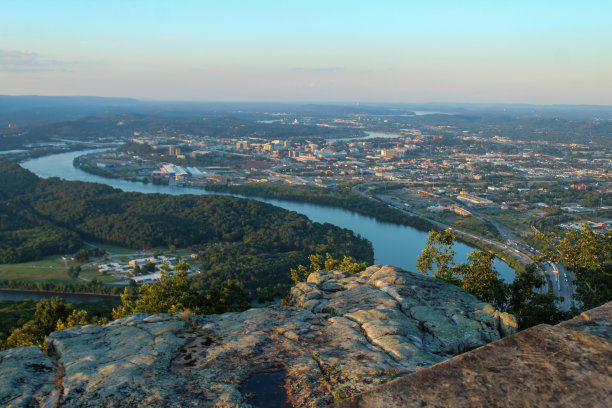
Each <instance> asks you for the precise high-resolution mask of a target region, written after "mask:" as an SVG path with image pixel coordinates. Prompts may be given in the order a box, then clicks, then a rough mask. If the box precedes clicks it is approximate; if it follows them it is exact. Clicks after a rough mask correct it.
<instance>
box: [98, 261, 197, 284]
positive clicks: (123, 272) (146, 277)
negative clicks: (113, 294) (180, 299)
mask: <svg viewBox="0 0 612 408" xmlns="http://www.w3.org/2000/svg"><path fill="white" fill-rule="evenodd" d="M176 263H177V258H176V257H167V256H164V255H160V256H157V257H146V258H137V259H132V260H130V261H129V262H128V263H121V262H108V263H103V264H98V272H100V273H103V274H105V275H107V274H110V275H112V276H113V277H115V278H117V279H124V280H133V281H134V282H135V283H136V284H137V285H142V284H145V283H152V282H156V281H159V280H160V279H161V271H162V269H164V270H166V271H167V272H169V273H170V274H172V273H174V266H175V265H176ZM164 264H165V265H166V266H167V268H164V267H163V265H164ZM143 271H145V272H143ZM190 273H199V271H198V270H197V269H195V268H191V270H190Z"/></svg>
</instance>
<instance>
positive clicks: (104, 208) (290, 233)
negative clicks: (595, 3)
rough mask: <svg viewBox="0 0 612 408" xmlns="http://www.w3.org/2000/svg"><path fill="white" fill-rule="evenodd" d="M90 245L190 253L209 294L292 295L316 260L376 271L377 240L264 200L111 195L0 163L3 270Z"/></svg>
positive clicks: (98, 187)
mask: <svg viewBox="0 0 612 408" xmlns="http://www.w3.org/2000/svg"><path fill="white" fill-rule="evenodd" d="M85 241H91V242H104V243H111V244H114V245H119V246H125V247H130V248H142V249H145V248H153V247H159V246H164V247H168V246H171V245H172V246H175V247H189V248H190V249H192V250H193V252H194V253H198V254H199V257H198V260H197V261H196V262H197V263H199V264H200V265H201V266H202V268H201V269H202V274H201V275H199V276H198V277H197V279H196V284H197V286H200V287H202V288H205V287H208V286H214V285H218V284H220V283H222V282H224V281H226V280H228V279H233V280H237V281H239V282H240V283H241V284H242V285H243V286H244V287H245V288H247V289H250V290H254V289H256V288H262V287H265V286H269V285H272V286H274V287H278V288H279V289H280V288H287V287H289V286H290V283H291V279H290V277H289V273H288V271H289V270H290V269H291V268H293V267H296V266H297V265H299V264H301V263H305V262H306V261H307V257H308V255H309V254H313V253H326V252H329V253H331V254H333V255H334V256H335V257H338V258H341V257H342V256H344V255H348V256H353V257H355V258H356V259H357V260H359V261H366V262H370V263H371V262H372V261H373V250H372V246H371V244H370V242H369V241H367V240H366V239H363V238H361V237H357V236H355V235H354V233H353V232H352V231H350V230H347V229H342V228H339V227H336V226H333V225H331V224H319V223H313V222H311V221H310V220H309V219H308V218H307V217H305V216H303V215H301V214H298V213H296V212H291V211H287V210H284V209H281V208H278V207H275V206H272V205H270V204H266V203H262V202H258V201H255V200H246V199H240V198H235V197H227V196H215V195H198V196H195V195H181V196H168V195H162V194H141V193H126V192H122V191H120V190H118V189H114V188H112V187H109V186H105V185H101V184H94V183H85V182H78V181H65V180H60V179H58V178H50V179H41V178H39V177H37V176H36V175H34V174H33V173H31V172H29V171H28V170H25V169H23V168H21V167H20V166H19V165H18V164H16V163H15V162H13V161H11V160H9V159H0V263H17V262H25V261H30V260H36V259H40V258H41V257H43V256H47V255H53V254H61V253H71V252H74V251H76V250H77V249H79V248H81V247H83V245H84V242H85Z"/></svg>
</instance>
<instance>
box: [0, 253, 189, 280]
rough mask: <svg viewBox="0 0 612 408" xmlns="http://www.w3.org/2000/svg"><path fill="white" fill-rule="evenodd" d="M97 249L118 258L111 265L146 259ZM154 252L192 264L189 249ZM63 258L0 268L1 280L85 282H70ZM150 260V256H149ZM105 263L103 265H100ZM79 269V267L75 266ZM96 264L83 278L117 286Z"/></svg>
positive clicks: (89, 265) (88, 266)
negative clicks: (136, 258) (178, 257)
mask: <svg viewBox="0 0 612 408" xmlns="http://www.w3.org/2000/svg"><path fill="white" fill-rule="evenodd" d="M94 245H95V246H97V247H99V248H102V249H104V250H105V251H107V252H109V253H111V254H113V255H115V256H113V257H112V262H123V263H127V262H129V261H130V260H131V259H133V258H134V257H143V256H144V254H143V253H142V251H140V250H136V249H131V248H122V247H117V246H113V245H107V244H98V243H95V244H94ZM155 251H157V252H159V253H163V254H165V255H167V256H181V257H183V259H185V260H188V261H189V259H188V258H189V255H190V254H191V251H189V250H187V249H177V250H175V251H174V252H173V253H170V251H169V249H168V248H155ZM61 256H63V255H54V256H48V257H45V258H44V259H42V260H40V261H34V262H24V263H20V264H4V265H0V280H19V281H26V282H51V283H65V284H72V283H78V282H83V280H79V279H71V278H70V277H69V276H68V273H67V267H69V266H70V265H71V263H68V264H66V263H64V261H61V260H60V259H59V258H60V257H61ZM149 256H150V255H149ZM100 262H102V261H100ZM73 265H75V266H76V264H73ZM96 265H97V261H94V260H93V259H92V260H90V262H89V263H87V264H85V265H83V266H82V267H81V268H82V271H81V274H80V276H81V277H82V278H84V279H86V280H89V281H91V280H92V279H93V278H96V279H97V280H98V281H99V282H104V283H106V282H116V281H117V279H116V278H114V277H113V276H111V275H103V274H101V273H99V272H98V268H97V266H96Z"/></svg>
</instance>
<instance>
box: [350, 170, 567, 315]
mask: <svg viewBox="0 0 612 408" xmlns="http://www.w3.org/2000/svg"><path fill="white" fill-rule="evenodd" d="M378 184H384V182H374V183H364V184H357V185H355V186H353V188H352V189H351V190H352V191H353V192H354V193H356V194H360V195H362V196H364V197H367V198H370V199H377V200H380V201H383V202H385V203H386V204H388V205H389V206H391V207H393V208H395V209H398V210H400V211H402V212H404V213H406V214H409V215H414V216H418V217H421V218H423V219H425V220H427V221H429V222H431V223H432V224H434V225H436V226H438V227H440V228H443V229H447V228H450V229H451V230H452V231H453V232H455V233H457V234H461V235H463V236H466V237H470V238H472V239H476V240H479V241H481V242H484V243H486V244H489V245H492V246H494V247H496V248H498V249H500V250H502V251H504V252H506V253H507V254H509V255H511V256H512V257H514V258H515V259H517V260H518V261H519V262H521V263H522V264H523V265H528V264H531V263H533V257H537V256H538V255H541V254H539V253H538V252H537V251H536V250H534V249H533V248H531V247H530V246H529V245H527V244H525V243H524V242H522V241H520V240H519V239H518V238H517V237H516V236H514V234H512V232H511V231H510V230H509V229H508V228H507V227H505V226H503V225H500V224H499V223H495V222H493V221H491V222H493V224H494V225H495V227H496V228H497V229H498V230H499V232H500V234H501V235H502V237H503V239H504V240H505V242H506V243H502V242H498V241H494V240H491V239H488V238H484V237H480V236H478V235H475V234H472V233H470V232H466V231H462V230H458V229H456V228H453V227H451V226H449V225H446V224H443V223H441V222H438V221H436V220H433V219H431V218H428V217H427V216H425V215H424V214H422V213H419V212H417V211H414V210H410V211H409V210H407V209H406V206H405V205H404V203H403V202H402V201H401V200H399V199H397V198H395V197H389V196H383V195H380V196H378V195H377V196H376V198H373V197H369V196H368V195H367V194H365V193H364V192H363V191H362V190H361V188H362V187H365V186H372V185H378ZM540 271H541V272H542V274H543V275H544V276H545V277H546V278H547V279H546V280H545V282H544V286H543V287H542V292H543V293H547V292H548V291H549V290H552V291H553V293H554V294H555V295H556V296H559V297H562V298H563V301H562V302H559V303H558V307H559V309H560V310H569V309H570V308H572V307H576V306H578V305H577V304H576V301H575V300H574V299H573V293H574V291H575V287H574V285H573V281H574V278H575V277H574V274H573V273H572V272H571V271H568V270H566V269H565V268H564V267H563V265H561V264H557V263H544V267H543V268H542V269H540ZM549 282H550V286H551V287H550V288H549Z"/></svg>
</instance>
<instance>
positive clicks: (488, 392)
mask: <svg viewBox="0 0 612 408" xmlns="http://www.w3.org/2000/svg"><path fill="white" fill-rule="evenodd" d="M611 326H612V302H610V303H607V304H606V305H604V306H601V307H599V308H596V309H593V310H591V311H588V312H585V313H583V314H582V315H580V316H577V317H575V318H574V319H572V320H569V321H567V322H564V323H561V324H559V325H557V326H549V325H539V326H536V327H532V328H530V329H527V330H525V331H522V332H520V333H518V334H515V335H513V336H510V337H506V338H504V339H502V340H499V341H497V342H495V343H491V344H488V345H486V346H484V347H481V348H479V349H476V350H474V351H471V352H468V353H465V354H462V355H460V356H457V357H454V358H452V359H450V360H447V361H445V362H443V363H441V364H438V365H435V366H433V367H429V368H426V369H424V370H421V371H418V372H416V373H414V374H411V375H407V376H405V377H402V378H399V379H396V380H394V381H391V382H389V383H387V384H384V385H381V386H380V387H377V388H376V389H375V390H372V391H370V392H365V393H363V394H360V395H356V396H353V397H352V398H350V399H348V400H345V401H343V402H342V403H340V404H338V405H337V406H338V408H356V407H360V408H361V407H363V408H366V407H367V408H377V407H385V408H389V407H423V406H427V407H448V406H452V407H589V408H591V407H602V408H604V407H611V406H612V341H611V340H612V337H611V334H612V333H611Z"/></svg>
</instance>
